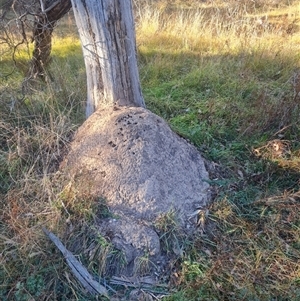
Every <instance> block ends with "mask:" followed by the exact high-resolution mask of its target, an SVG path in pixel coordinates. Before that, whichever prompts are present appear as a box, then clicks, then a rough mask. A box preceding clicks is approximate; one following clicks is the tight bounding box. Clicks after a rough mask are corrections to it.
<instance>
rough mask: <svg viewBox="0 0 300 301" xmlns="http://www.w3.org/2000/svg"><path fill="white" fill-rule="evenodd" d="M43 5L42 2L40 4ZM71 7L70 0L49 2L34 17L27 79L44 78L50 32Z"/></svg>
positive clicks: (49, 44)
mask: <svg viewBox="0 0 300 301" xmlns="http://www.w3.org/2000/svg"><path fill="white" fill-rule="evenodd" d="M41 3H43V2H41ZM71 7H72V3H71V0H65V1H60V0H50V1H46V6H45V7H41V8H40V11H39V12H38V13H37V14H36V16H35V23H34V29H33V40H34V50H33V55H32V60H31V62H30V66H29V69H28V72H27V78H28V79H31V78H36V77H40V78H42V79H44V78H45V68H46V66H47V64H48V63H49V61H50V53H51V47H52V32H53V29H54V26H55V24H56V22H57V21H58V20H59V19H60V18H62V17H63V16H64V15H65V14H66V13H67V12H68V11H69V10H70V8H71Z"/></svg>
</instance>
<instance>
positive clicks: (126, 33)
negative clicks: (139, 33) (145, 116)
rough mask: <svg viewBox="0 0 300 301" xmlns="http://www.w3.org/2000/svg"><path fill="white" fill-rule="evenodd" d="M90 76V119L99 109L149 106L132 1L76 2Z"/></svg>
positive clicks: (77, 16)
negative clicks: (143, 88)
mask: <svg viewBox="0 0 300 301" xmlns="http://www.w3.org/2000/svg"><path fill="white" fill-rule="evenodd" d="M72 5H73V10H74V15H75V19H76V24H77V27H78V31H79V35H80V39H81V43H82V50H83V55H84V61H85V66H86V73H87V107H86V115H87V117H88V116H89V115H91V114H92V113H93V112H94V111H95V110H96V109H97V107H98V106H101V107H103V106H113V105H118V106H141V107H145V103H144V99H143V95H142V92H141V87H140V80H139V73H138V66H137V59H136V42H135V28H134V20H133V15H132V4H131V0H72Z"/></svg>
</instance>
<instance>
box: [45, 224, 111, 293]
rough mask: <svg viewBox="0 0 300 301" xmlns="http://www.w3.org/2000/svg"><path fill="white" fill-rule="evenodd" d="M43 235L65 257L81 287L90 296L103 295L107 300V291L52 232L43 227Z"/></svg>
mask: <svg viewBox="0 0 300 301" xmlns="http://www.w3.org/2000/svg"><path fill="white" fill-rule="evenodd" d="M42 229H43V231H44V233H45V235H46V236H48V237H49V239H50V240H51V241H52V242H53V243H54V244H55V245H56V247H57V248H58V249H59V250H60V251H61V252H62V254H63V256H64V257H65V259H66V261H67V264H68V266H69V267H70V268H71V270H72V272H73V274H74V276H75V277H76V278H77V279H78V281H79V282H80V283H81V284H82V286H83V287H84V288H85V289H86V290H87V291H88V292H89V293H91V294H92V295H103V296H105V297H107V298H108V294H107V290H106V288H105V287H104V286H102V285H100V284H99V283H98V282H97V281H95V280H94V279H93V277H92V276H91V274H90V273H89V272H88V270H87V269H86V268H85V267H84V266H83V265H82V264H81V263H80V262H79V261H78V260H77V259H76V258H75V256H74V255H73V254H72V253H71V252H70V251H69V250H67V249H66V248H65V246H64V245H63V244H62V242H61V241H60V240H59V238H58V237H56V236H55V235H54V234H53V233H52V232H49V231H48V230H47V229H45V228H44V227H43V228H42Z"/></svg>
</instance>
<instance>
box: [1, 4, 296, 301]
mask: <svg viewBox="0 0 300 301" xmlns="http://www.w3.org/2000/svg"><path fill="white" fill-rule="evenodd" d="M135 15H136V29H137V44H138V59H139V68H140V77H141V82H142V88H143V93H144V96H145V100H146V103H147V106H148V108H149V109H151V110H152V111H153V112H155V113H157V114H158V115H161V116H162V117H164V118H165V119H166V120H167V121H168V122H169V124H170V125H171V127H172V128H173V129H174V130H175V131H176V132H178V133H179V134H180V135H182V136H184V137H185V138H187V139H189V140H190V141H191V143H193V144H195V145H196V146H197V147H198V148H199V150H200V151H201V152H202V154H203V156H205V157H206V159H208V161H209V162H210V163H208V164H207V168H208V170H209V173H210V179H211V185H212V188H213V194H214V202H213V203H212V204H211V206H210V208H207V211H206V214H205V215H203V216H202V217H201V218H202V219H203V220H202V221H201V229H199V233H198V234H196V235H195V236H194V237H193V238H192V239H191V238H190V237H187V236H185V235H184V233H182V232H181V231H180V229H179V228H178V227H177V222H176V219H175V215H174V212H172V211H170V214H168V215H166V216H162V217H161V218H160V219H158V220H157V222H156V225H155V227H156V230H157V232H158V234H159V235H160V237H161V244H162V247H163V251H164V252H166V253H167V254H173V255H172V261H171V262H170V266H169V267H168V268H167V269H166V271H165V275H163V277H162V281H165V282H166V283H168V285H169V291H170V292H171V295H170V296H168V297H165V300H249V301H250V300H298V299H299V298H300V290H299V281H300V261H299V258H300V254H299V252H300V238H299V237H300V230H299V229H300V227H299V226H300V225H299V221H298V211H299V197H300V195H299V169H300V159H299V158H300V156H299V154H300V152H299V149H300V147H299V140H300V135H299V133H300V131H299V114H300V112H299V101H300V94H299V93H300V88H299V87H300V71H299V70H300V63H299V62H300V56H299V43H300V38H299V37H300V31H299V26H300V21H299V20H300V7H299V3H297V1H280V2H278V1H277V2H276V1H234V0H231V1H225V2H224V1H222V2H221V1H194V0H190V1H168V2H167V1H135ZM15 38H16V40H17V37H15ZM16 40H15V42H16ZM11 41H12V42H13V41H14V40H11ZM15 42H14V43H15ZM15 44H16V43H15ZM3 45H4V44H3ZM52 49H53V51H52V61H51V64H50V66H49V70H48V73H49V80H47V81H46V82H38V81H37V82H34V83H30V85H26V89H25V90H24V82H23V77H24V73H25V72H26V66H27V62H28V60H29V58H30V53H31V51H32V45H30V44H28V45H23V46H22V45H20V46H18V48H16V49H15V50H14V54H15V56H14V60H13V59H12V52H10V48H5V47H4V46H3V47H2V48H1V53H0V64H1V69H0V94H1V97H0V197H1V201H0V212H1V213H0V279H1V282H0V299H1V300H17V301H22V300H91V297H90V296H88V295H87V294H86V293H85V292H84V291H83V290H82V288H81V287H80V285H79V284H78V283H77V282H76V280H74V278H73V276H72V275H71V273H70V271H69V269H68V267H67V266H66V265H65V263H64V261H63V259H62V257H61V256H60V254H59V253H58V252H57V250H55V249H54V247H53V246H52V245H51V243H50V242H49V241H48V240H47V239H46V238H45V237H44V235H43V233H42V231H41V227H42V226H47V227H48V228H49V229H50V230H52V231H54V232H55V233H57V234H59V236H60V237H61V239H62V241H63V242H64V243H65V244H66V246H67V248H68V249H69V250H70V251H72V252H73V253H74V254H75V255H78V256H80V259H81V261H82V262H83V263H84V264H85V265H86V266H87V267H88V269H89V271H90V272H92V273H93V274H94V275H96V277H105V276H106V275H109V274H113V273H114V272H117V271H119V270H120V269H122V260H123V257H122V254H120V253H118V252H117V251H116V250H115V249H114V248H113V246H112V244H111V242H110V241H109V238H108V237H100V236H99V235H98V234H97V231H96V230H95V229H93V227H92V226H91V225H92V224H93V220H94V219H95V218H96V217H97V218H99V217H106V215H107V214H109V212H108V210H107V208H106V206H105V202H103V200H95V199H92V198H91V197H90V196H89V191H88V185H86V187H87V188H86V192H85V193H83V195H78V193H77V190H76V186H77V185H82V183H80V182H78V180H77V179H68V180H67V181H66V180H65V178H64V177H63V176H62V175H61V173H60V172H57V168H58V166H59V164H60V162H61V160H62V158H63V156H64V154H65V153H66V152H67V150H68V145H69V142H70V140H71V138H72V135H73V133H74V131H75V130H76V127H77V126H78V125H80V124H81V123H82V122H83V120H84V103H85V97H86V96H85V70H84V64H83V59H82V56H81V50H80V44H79V41H78V37H77V35H76V33H74V25H73V19H72V17H71V16H67V18H66V19H65V20H64V21H62V22H61V24H59V26H58V27H57V28H56V29H55V36H54V43H53V48H52ZM22 85H23V89H22ZM200 230H201V231H200ZM115 261H117V262H119V263H120V264H119V265H118V266H116V265H114V262H115ZM148 264H149V259H148V258H146V257H145V258H140V265H139V267H140V269H141V270H143V271H144V272H145V273H146V272H147V268H148ZM98 279H99V278H98ZM99 281H100V280H99ZM115 289H117V288H115ZM123 293H124V294H126V293H128V292H127V291H126V290H125V291H124V292H123ZM111 294H114V293H113V292H112V291H111Z"/></svg>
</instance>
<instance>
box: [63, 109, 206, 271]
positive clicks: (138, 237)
mask: <svg viewBox="0 0 300 301" xmlns="http://www.w3.org/2000/svg"><path fill="white" fill-rule="evenodd" d="M61 169H63V170H64V171H65V172H68V173H69V175H70V176H71V177H72V178H76V179H77V180H76V183H80V184H79V185H78V187H77V190H79V192H80V189H84V190H85V191H86V189H87V187H88V190H89V193H90V194H91V195H92V196H94V197H102V198H105V200H106V202H107V206H108V208H109V209H110V211H111V213H112V216H114V218H108V219H105V221H104V220H102V221H101V222H99V231H101V232H102V233H104V235H109V236H110V239H111V241H112V242H113V243H114V244H115V246H116V248H118V249H120V250H122V251H123V252H124V254H125V258H126V261H127V263H128V267H129V266H130V267H131V268H130V271H134V270H135V268H134V262H136V258H139V257H141V256H143V255H144V254H145V253H147V254H149V255H150V256H152V257H153V258H155V257H156V258H157V257H159V256H160V255H161V250H160V240H159V236H158V234H157V232H156V231H155V226H154V225H155V221H156V220H157V219H158V218H159V217H161V216H162V215H164V214H168V213H169V212H170V211H171V210H173V211H175V212H176V220H177V222H178V225H180V227H181V228H182V229H183V230H184V231H187V232H190V231H192V230H193V229H194V228H195V227H194V226H195V223H194V219H191V218H190V217H191V216H192V215H193V212H195V210H196V209H197V208H199V207H204V206H205V205H206V204H207V202H208V201H209V198H210V193H209V184H208V183H207V180H208V173H207V171H206V169H205V166H204V162H203V158H202V157H201V155H200V153H199V152H198V151H197V149H196V148H195V147H194V146H192V145H191V144H189V143H188V142H187V141H186V140H184V139H183V138H181V137H179V136H178V135H177V134H175V133H174V132H173V131H172V130H171V129H170V128H169V126H168V124H167V123H166V122H165V121H164V120H163V119H162V118H160V117H158V116H157V115H155V114H153V113H151V112H150V111H148V110H147V109H144V108H141V107H113V108H106V109H103V110H98V111H96V112H95V113H94V114H93V115H92V116H90V117H89V118H88V119H87V120H86V122H85V123H84V124H83V125H82V126H81V127H80V128H79V130H78V132H77V133H76V135H75V137H74V140H73V142H72V144H71V149H70V152H69V154H68V155H67V157H66V158H65V160H64V162H63V164H62V166H61ZM127 272H128V270H127Z"/></svg>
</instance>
